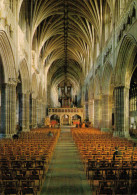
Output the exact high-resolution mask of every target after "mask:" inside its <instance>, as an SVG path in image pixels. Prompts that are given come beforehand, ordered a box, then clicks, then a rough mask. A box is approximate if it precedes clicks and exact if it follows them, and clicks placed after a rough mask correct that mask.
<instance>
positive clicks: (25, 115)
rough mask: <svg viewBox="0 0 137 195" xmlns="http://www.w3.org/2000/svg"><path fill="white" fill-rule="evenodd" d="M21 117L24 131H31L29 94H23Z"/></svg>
mask: <svg viewBox="0 0 137 195" xmlns="http://www.w3.org/2000/svg"><path fill="white" fill-rule="evenodd" d="M21 104H22V105H21V107H22V109H21V113H20V114H21V117H20V120H21V121H20V124H21V126H22V131H29V94H23V93H22V94H21Z"/></svg>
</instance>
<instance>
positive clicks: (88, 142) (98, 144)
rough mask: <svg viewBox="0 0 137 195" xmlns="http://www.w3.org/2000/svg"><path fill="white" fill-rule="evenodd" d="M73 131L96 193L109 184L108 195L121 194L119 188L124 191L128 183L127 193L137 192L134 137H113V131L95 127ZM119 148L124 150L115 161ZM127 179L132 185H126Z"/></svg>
mask: <svg viewBox="0 0 137 195" xmlns="http://www.w3.org/2000/svg"><path fill="white" fill-rule="evenodd" d="M71 131H72V136H73V139H74V141H75V143H76V145H77V148H78V151H79V153H80V156H81V159H82V161H83V164H84V169H85V171H86V175H87V178H88V179H89V181H90V184H91V187H92V191H93V192H95V194H103V183H105V184H107V186H106V187H104V194H117V192H118V188H119V192H120V190H121V193H123V194H124V193H125V191H126V190H125V189H127V186H128V190H127V191H126V193H127V192H128V193H129V194H130V192H131V191H132V192H133V191H134V186H133V185H132V183H134V182H135V181H136V182H137V146H136V144H135V143H134V142H133V141H132V140H130V141H129V140H127V139H126V138H120V137H113V135H112V133H109V132H102V131H100V130H98V129H92V128H83V129H82V128H80V129H78V128H73V129H72V130H71ZM116 147H117V148H118V149H119V151H120V153H119V155H116V156H115V160H114V159H113V154H114V152H115V148H116ZM110 173H111V174H110ZM126 181H128V183H129V185H127V186H126V187H125V186H124V184H125V182H126ZM101 182H102V184H101ZM110 183H113V185H112V186H109V184H110ZM118 184H120V186H121V187H120V186H119V185H118ZM108 186H109V187H108ZM94 188H95V189H94ZM122 189H123V192H122ZM124 190H125V191H124ZM121 193H120V194H121ZM93 194H94V193H93Z"/></svg>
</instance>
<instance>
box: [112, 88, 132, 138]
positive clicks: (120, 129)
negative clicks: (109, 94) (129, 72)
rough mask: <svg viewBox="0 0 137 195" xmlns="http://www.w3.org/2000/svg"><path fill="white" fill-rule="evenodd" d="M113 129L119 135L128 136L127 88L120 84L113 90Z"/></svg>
mask: <svg viewBox="0 0 137 195" xmlns="http://www.w3.org/2000/svg"><path fill="white" fill-rule="evenodd" d="M114 104H115V130H116V131H117V133H118V134H119V135H122V136H123V135H124V136H128V130H129V89H128V88H126V87H124V86H122V87H121V86H120V87H116V88H115V90H114Z"/></svg>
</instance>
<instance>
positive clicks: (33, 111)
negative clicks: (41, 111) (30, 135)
mask: <svg viewBox="0 0 137 195" xmlns="http://www.w3.org/2000/svg"><path fill="white" fill-rule="evenodd" d="M35 127H37V109H36V100H35V99H33V98H32V128H35Z"/></svg>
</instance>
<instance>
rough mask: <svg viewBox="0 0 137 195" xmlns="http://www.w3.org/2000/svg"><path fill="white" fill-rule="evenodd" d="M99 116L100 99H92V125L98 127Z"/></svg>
mask: <svg viewBox="0 0 137 195" xmlns="http://www.w3.org/2000/svg"><path fill="white" fill-rule="evenodd" d="M100 116H101V101H100V99H95V100H94V127H95V128H100V122H101V121H100V120H101V119H100Z"/></svg>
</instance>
